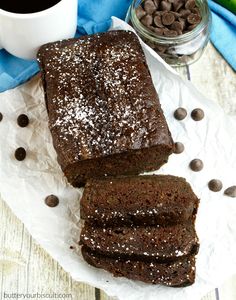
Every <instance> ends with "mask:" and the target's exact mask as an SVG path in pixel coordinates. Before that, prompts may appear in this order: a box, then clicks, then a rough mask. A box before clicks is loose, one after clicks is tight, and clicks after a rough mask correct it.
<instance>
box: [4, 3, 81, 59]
mask: <svg viewBox="0 0 236 300" xmlns="http://www.w3.org/2000/svg"><path fill="white" fill-rule="evenodd" d="M30 1H31V0H29V2H30ZM42 1H45V0H42ZM77 9H78V0H61V1H60V2H58V3H57V4H55V5H54V6H52V7H50V8H48V9H46V10H43V11H40V12H36V13H26V14H17V13H11V12H8V11H5V10H2V9H0V49H1V48H4V49H6V50H7V51H8V52H10V53H11V54H13V55H15V56H18V57H20V58H24V59H35V58H36V54H37V51H38V49H39V47H40V46H41V45H43V44H46V43H48V42H54V41H57V40H61V39H66V38H70V37H73V36H74V35H75V32H76V26H77Z"/></svg>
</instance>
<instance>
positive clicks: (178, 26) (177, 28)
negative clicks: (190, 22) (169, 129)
mask: <svg viewBox="0 0 236 300" xmlns="http://www.w3.org/2000/svg"><path fill="white" fill-rule="evenodd" d="M170 29H172V30H175V31H177V32H178V33H179V32H180V34H181V33H182V31H183V25H182V24H181V23H180V22H178V21H174V23H172V24H171V25H170Z"/></svg>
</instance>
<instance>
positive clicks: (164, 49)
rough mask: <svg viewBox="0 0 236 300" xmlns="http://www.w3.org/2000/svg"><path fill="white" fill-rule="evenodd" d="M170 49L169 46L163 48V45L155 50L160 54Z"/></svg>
mask: <svg viewBox="0 0 236 300" xmlns="http://www.w3.org/2000/svg"><path fill="white" fill-rule="evenodd" d="M167 48H168V47H167V46H161V45H158V46H156V47H155V49H156V50H157V51H158V53H161V54H162V53H164V52H165V51H166V49H167Z"/></svg>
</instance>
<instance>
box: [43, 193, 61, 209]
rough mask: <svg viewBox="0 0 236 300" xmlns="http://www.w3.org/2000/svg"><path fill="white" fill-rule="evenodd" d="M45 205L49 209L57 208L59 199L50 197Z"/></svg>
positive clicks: (53, 196) (46, 199)
mask: <svg viewBox="0 0 236 300" xmlns="http://www.w3.org/2000/svg"><path fill="white" fill-rule="evenodd" d="M45 203H46V205H47V206H49V207H55V206H57V205H58V204H59V199H58V197H57V196H55V195H49V196H47V197H46V198H45Z"/></svg>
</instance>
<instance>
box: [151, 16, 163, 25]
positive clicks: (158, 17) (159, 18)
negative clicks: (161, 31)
mask: <svg viewBox="0 0 236 300" xmlns="http://www.w3.org/2000/svg"><path fill="white" fill-rule="evenodd" d="M153 22H154V24H155V25H156V26H157V27H159V28H163V27H164V25H163V24H162V20H161V17H160V16H155V17H154V20H153Z"/></svg>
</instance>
